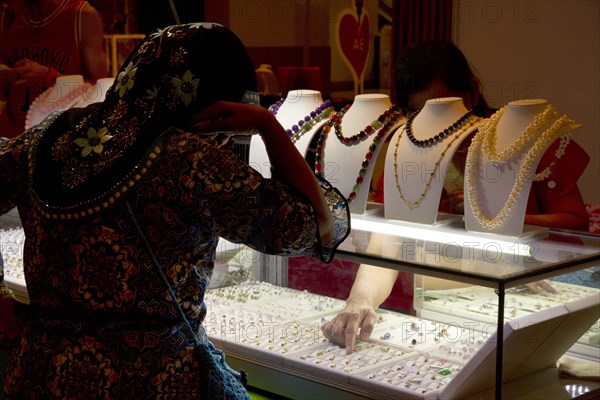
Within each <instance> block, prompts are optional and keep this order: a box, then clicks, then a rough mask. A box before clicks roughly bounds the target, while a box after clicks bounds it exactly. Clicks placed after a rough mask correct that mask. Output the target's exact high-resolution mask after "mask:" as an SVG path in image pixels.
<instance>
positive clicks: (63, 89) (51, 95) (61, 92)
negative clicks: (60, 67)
mask: <svg viewBox="0 0 600 400" xmlns="http://www.w3.org/2000/svg"><path fill="white" fill-rule="evenodd" d="M83 84H84V80H83V75H62V76H59V77H57V78H56V83H55V84H54V86H53V87H52V89H51V90H50V92H48V96H46V102H47V103H51V102H56V101H58V100H59V99H61V98H63V97H64V96H65V95H68V93H69V92H72V91H73V89H75V88H77V87H78V86H80V85H83Z"/></svg>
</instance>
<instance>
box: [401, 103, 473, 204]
mask: <svg viewBox="0 0 600 400" xmlns="http://www.w3.org/2000/svg"><path fill="white" fill-rule="evenodd" d="M461 119H463V118H462V117H461ZM479 121H481V118H479V117H477V116H475V115H472V114H469V116H468V118H466V119H464V120H463V121H462V122H461V123H460V126H461V128H460V129H458V130H456V129H454V130H453V131H454V132H455V134H454V136H453V137H452V140H450V141H449V142H448V144H447V145H446V148H445V149H444V150H443V151H442V152H441V153H440V156H439V157H438V159H437V161H436V162H435V165H434V167H433V171H431V173H430V174H429V177H428V178H427V183H426V184H425V189H424V190H423V192H422V193H421V195H420V196H419V197H418V198H417V199H416V200H414V201H409V200H408V199H407V198H406V197H405V196H404V194H403V193H402V188H401V186H400V179H399V177H398V146H399V144H400V139H401V138H402V134H403V133H404V132H405V131H406V126H405V129H403V130H401V131H400V134H399V135H398V140H396V145H395V147H394V178H395V179H396V189H398V194H399V195H400V199H402V202H403V203H404V204H405V205H406V206H407V207H409V208H414V207H417V206H419V204H421V203H422V202H423V199H425V196H427V193H428V192H429V189H430V188H431V182H432V181H433V178H434V177H435V175H436V174H437V171H438V169H439V167H440V164H441V163H442V160H443V159H444V157H445V156H446V153H447V152H448V149H450V147H451V146H452V145H453V144H454V142H456V141H457V140H458V139H459V138H460V137H461V136H462V135H463V133H465V132H466V131H468V130H469V129H470V128H471V126H473V125H474V124H476V123H478V122H479ZM407 136H408V132H407ZM447 136H448V135H446V136H445V137H447ZM442 140H443V139H442ZM411 143H413V144H415V143H414V142H413V141H412V140H411ZM415 145H416V144H415ZM416 146H417V147H423V146H421V145H416ZM430 146H431V145H427V147H430Z"/></svg>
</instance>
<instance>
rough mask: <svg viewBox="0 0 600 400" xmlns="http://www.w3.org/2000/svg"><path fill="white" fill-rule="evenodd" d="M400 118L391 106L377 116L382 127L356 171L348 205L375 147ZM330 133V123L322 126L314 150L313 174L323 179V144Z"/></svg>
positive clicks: (398, 111)
mask: <svg viewBox="0 0 600 400" xmlns="http://www.w3.org/2000/svg"><path fill="white" fill-rule="evenodd" d="M384 115H385V116H384ZM382 117H383V118H382ZM401 117H402V112H401V111H400V109H399V108H398V107H394V106H392V107H390V108H389V109H387V110H386V111H385V112H384V113H383V114H381V115H380V116H379V118H378V119H377V121H379V122H380V123H382V124H383V125H382V126H381V128H380V129H378V130H377V131H376V132H377V133H376V134H375V137H374V138H373V141H372V142H371V144H370V145H369V150H368V151H367V153H366V154H365V157H364V159H363V162H362V164H361V166H360V169H359V171H358V176H357V177H356V180H355V183H354V186H353V187H352V192H351V193H350V194H349V195H348V196H347V197H346V199H347V200H348V203H351V202H352V200H354V199H355V198H356V196H357V195H358V192H359V191H360V188H361V186H362V184H363V181H364V177H365V175H366V173H367V168H368V167H369V164H370V162H371V159H372V158H373V154H374V153H375V151H376V150H377V147H378V146H379V144H380V143H381V139H382V138H383V137H384V136H385V135H386V134H387V133H388V132H389V131H390V129H391V128H392V127H393V126H394V125H396V123H397V122H398V120H399V119H400V118H401ZM330 131H331V123H327V124H326V125H324V126H323V129H322V130H321V134H320V136H319V140H318V142H317V148H316V149H315V173H316V174H317V175H319V176H321V177H323V170H324V166H325V162H324V161H325V160H324V154H325V144H326V142H327V136H328V135H329V132H330ZM361 132H362V131H361ZM371 134H373V131H371ZM367 137H368V136H367ZM362 140H364V139H361V141H362Z"/></svg>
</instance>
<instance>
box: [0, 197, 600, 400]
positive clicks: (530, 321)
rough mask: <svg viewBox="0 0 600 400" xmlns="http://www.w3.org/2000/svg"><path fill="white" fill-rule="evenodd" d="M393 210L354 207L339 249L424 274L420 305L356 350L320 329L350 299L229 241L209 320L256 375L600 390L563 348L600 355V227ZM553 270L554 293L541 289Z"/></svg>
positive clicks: (404, 388)
mask: <svg viewBox="0 0 600 400" xmlns="http://www.w3.org/2000/svg"><path fill="white" fill-rule="evenodd" d="M382 214H383V211H382V209H381V208H380V207H377V206H374V205H369V207H368V209H367V212H365V214H362V215H353V218H352V228H353V229H352V233H351V235H350V236H349V237H348V239H347V240H346V241H345V242H344V243H343V244H342V245H341V247H340V248H339V251H338V255H337V257H338V258H339V259H342V260H348V261H354V262H358V263H368V264H372V265H376V266H380V267H385V268H393V269H397V270H399V271H407V272H411V273H414V274H415V290H414V309H415V314H414V315H408V314H404V313H400V312H396V311H394V310H387V309H379V310H377V323H376V326H375V329H374V331H373V333H372V335H371V338H370V339H369V340H368V341H359V342H358V344H357V348H356V350H355V351H354V352H353V353H352V354H346V352H345V349H342V348H340V347H338V346H337V345H335V344H333V343H331V342H330V341H328V340H327V339H326V338H325V337H324V336H323V334H322V333H321V329H320V326H321V324H322V323H323V322H324V321H326V320H330V319H331V318H333V317H334V316H335V315H336V314H337V313H338V312H339V311H340V310H341V309H342V308H343V307H344V305H345V302H344V299H343V298H334V297H330V296H325V295H322V294H319V293H311V292H308V291H305V290H297V289H292V288H290V287H287V279H286V277H287V276H286V266H287V264H286V259H285V258H281V257H271V256H265V255H262V254H258V253H256V252H255V251H253V250H250V249H248V248H245V247H243V246H237V245H232V244H228V243H226V242H223V243H221V244H220V246H219V250H220V251H219V254H218V255H217V264H216V266H215V274H214V276H213V280H212V282H211V286H210V288H209V292H208V294H207V296H206V303H207V308H208V313H207V316H206V319H205V323H204V324H205V328H206V331H207V333H208V334H209V337H210V339H211V340H212V341H213V342H214V343H215V344H216V345H217V347H219V348H221V349H222V350H224V351H225V352H226V354H227V356H228V362H229V363H230V364H231V365H232V366H233V367H234V368H238V369H244V370H246V371H247V372H248V373H249V383H250V384H251V385H253V386H255V387H258V388H261V389H264V390H267V391H270V392H273V393H276V394H278V395H283V396H286V397H290V398H331V399H336V398H337V399H353V398H354V399H365V398H368V399H398V398H401V399H432V398H440V399H453V398H469V397H473V396H474V397H473V398H481V397H478V396H483V398H506V397H509V398H518V396H513V395H514V394H515V393H518V391H519V390H522V389H523V387H526V388H527V390H528V391H529V392H528V393H532V391H537V392H539V393H547V391H548V390H554V391H555V392H553V393H554V394H556V388H557V387H558V388H559V389H558V390H561V391H562V392H564V393H562V394H561V395H560V397H558V398H571V397H576V395H577V394H581V393H585V392H588V391H593V390H600V383H599V382H585V381H579V380H563V381H560V382H559V381H558V378H557V373H556V371H557V369H556V364H557V361H558V359H559V358H560V357H561V356H563V355H564V354H567V355H570V356H572V357H575V358H576V359H578V360H582V361H588V362H592V363H598V361H599V360H600V350H599V349H600V347H599V343H598V330H599V325H598V318H599V316H600V315H599V312H598V309H599V307H598V306H599V305H600V289H599V282H598V281H595V280H594V279H593V276H594V275H593V274H594V273H595V272H596V268H597V265H600V237H598V236H594V235H587V234H583V233H581V234H578V233H571V232H560V231H547V230H541V231H535V232H536V233H535V234H534V235H530V236H527V237H526V238H520V239H515V238H506V237H498V236H489V237H487V236H486V235H481V234H477V235H475V234H470V233H469V232H467V231H465V229H464V227H463V225H462V222H461V221H460V220H457V219H455V218H448V219H443V218H442V220H444V221H447V222H443V223H440V224H436V225H434V226H423V225H419V224H408V223H403V222H400V221H391V220H386V219H385V218H384V217H383V215H382ZM0 229H1V231H0V235H2V236H0V238H1V239H2V246H3V247H2V253H3V254H4V255H5V264H6V266H5V273H6V275H7V276H6V281H7V283H8V284H9V285H10V286H11V287H13V289H15V290H16V291H17V293H18V294H20V295H21V296H24V297H26V287H25V283H24V280H23V276H22V265H20V264H19V263H20V262H21V261H20V256H19V254H20V253H19V252H20V251H22V245H21V244H19V241H20V240H22V232H21V231H20V228H19V226H18V218H17V217H16V215H15V214H13V215H5V216H2V217H1V218H0ZM19 235H21V236H19ZM21 263H22V262H21ZM542 281H543V282H544V283H545V284H548V285H550V287H552V291H553V292H545V291H539V292H537V293H528V291H527V289H529V288H532V287H534V286H535V285H536V284H537V283H540V282H542ZM497 326H502V327H503V329H500V330H497V329H496V328H497ZM499 382H503V383H504V384H503V385H500V384H499ZM523 382H526V385H523ZM549 382H550V383H549ZM557 382H559V383H557ZM556 385H558V386H556ZM568 385H572V386H568ZM575 388H576V389H575ZM569 390H571V391H572V393H569ZM503 393H504V394H507V393H508V394H510V396H505V395H503ZM524 398H526V397H524Z"/></svg>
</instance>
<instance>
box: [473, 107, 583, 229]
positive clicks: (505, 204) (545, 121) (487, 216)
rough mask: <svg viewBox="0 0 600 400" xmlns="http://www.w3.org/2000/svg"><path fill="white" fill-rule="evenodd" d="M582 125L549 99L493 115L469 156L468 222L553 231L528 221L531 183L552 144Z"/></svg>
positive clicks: (479, 225)
mask: <svg viewBox="0 0 600 400" xmlns="http://www.w3.org/2000/svg"><path fill="white" fill-rule="evenodd" d="M578 126H579V125H578V124H576V123H575V122H574V121H572V120H569V119H568V118H567V117H566V116H564V115H563V116H561V115H560V114H559V113H558V112H556V110H555V109H554V108H553V107H552V105H550V104H549V103H548V101H546V100H543V99H526V100H518V101H513V102H510V103H508V104H507V105H506V106H505V107H503V108H502V109H500V110H499V111H498V112H497V113H496V114H494V115H493V116H492V117H490V118H489V119H488V120H487V121H486V122H485V123H484V124H483V125H482V126H481V128H480V130H479V132H478V134H477V135H476V136H475V138H474V139H473V143H472V144H471V147H470V148H469V154H468V156H467V162H466V165H465V228H466V229H467V230H468V231H473V232H481V233H493V234H496V235H503V236H511V237H519V236H531V235H538V234H540V230H543V231H544V232H545V231H547V229H542V228H538V227H530V226H525V225H524V220H525V212H526V210H527V201H528V198H529V192H530V190H531V184H532V181H533V178H534V175H535V171H536V168H537V165H538V163H539V161H540V159H541V157H542V156H543V155H544V152H545V151H546V149H547V148H548V147H549V146H550V145H551V144H552V142H553V141H554V140H556V139H557V138H558V137H560V136H562V135H564V134H565V133H567V132H569V131H571V130H573V129H575V128H577V127H578ZM544 232H541V233H544Z"/></svg>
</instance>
